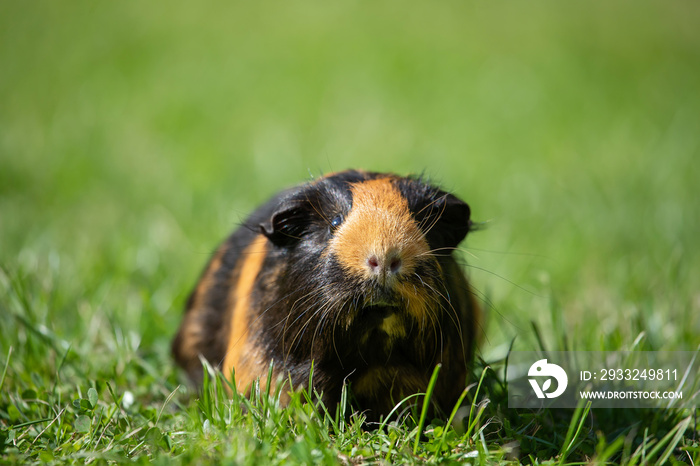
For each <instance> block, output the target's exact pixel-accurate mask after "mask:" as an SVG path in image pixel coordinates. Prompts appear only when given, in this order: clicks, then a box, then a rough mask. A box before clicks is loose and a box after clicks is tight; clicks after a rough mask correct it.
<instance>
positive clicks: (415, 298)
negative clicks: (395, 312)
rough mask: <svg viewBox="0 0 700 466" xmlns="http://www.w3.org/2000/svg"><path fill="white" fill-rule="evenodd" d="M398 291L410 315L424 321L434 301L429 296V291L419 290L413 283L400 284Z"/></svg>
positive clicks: (397, 286)
mask: <svg viewBox="0 0 700 466" xmlns="http://www.w3.org/2000/svg"><path fill="white" fill-rule="evenodd" d="M396 290H397V291H398V292H399V294H400V295H401V298H402V300H403V302H404V303H406V311H407V312H408V314H409V315H411V316H413V317H415V318H416V319H419V321H422V320H423V318H424V317H425V316H426V313H427V312H428V309H429V308H430V307H432V306H431V303H432V302H433V301H434V299H433V298H432V297H431V295H429V294H428V290H427V289H425V288H417V287H416V286H415V285H414V284H412V283H398V284H397V285H396Z"/></svg>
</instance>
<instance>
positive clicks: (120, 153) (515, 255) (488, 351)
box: [0, 0, 700, 464]
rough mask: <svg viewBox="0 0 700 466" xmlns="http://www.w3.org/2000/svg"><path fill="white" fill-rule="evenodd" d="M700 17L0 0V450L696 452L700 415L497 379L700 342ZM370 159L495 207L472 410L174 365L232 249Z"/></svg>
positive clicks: (619, 6) (245, 456) (483, 256)
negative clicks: (428, 414)
mask: <svg viewBox="0 0 700 466" xmlns="http://www.w3.org/2000/svg"><path fill="white" fill-rule="evenodd" d="M698 23H700V5H698V4H695V3H692V2H685V3H661V2H646V1H643V2H632V1H622V2H603V1H593V2H586V3H585V4H573V3H567V4H563V3H557V2H544V3H538V4H532V3H518V4H516V3H511V4H505V3H498V2H496V3H493V2H488V3H477V2H471V1H470V2H458V1H452V0H448V1H445V2H440V3H432V4H422V5H421V4H413V5H407V4H405V3H399V2H395V1H394V2H392V1H389V2H379V3H377V2H341V3H331V4H326V3H320V2H307V1H301V2H296V3H294V4H292V3H282V2H262V3H259V4H257V3H243V2H230V3H227V2H208V3H206V4H201V3H187V4H185V3H177V4H172V3H165V2H159V3H146V4H142V3H137V2H118V3H94V2H87V1H78V2H71V3H56V2H48V1H37V2H29V3H28V2H3V3H2V4H1V5H0V316H1V319H0V463H5V462H7V463H18V464H27V463H57V464H64V463H77V464H83V463H91V464H103V463H110V462H116V463H121V462H136V463H144V464H151V463H156V464H159V463H161V464H171V463H183V464H186V463H190V462H197V463H201V462H214V463H226V464H261V463H262V464H265V463H270V464H281V463H285V464H287V463H291V464H295V463H298V464H301V463H306V464H312V463H328V464H335V463H341V464H342V463H344V464H362V463H382V462H384V463H412V462H415V463H423V462H430V463H438V462H444V463H450V462H473V463H479V462H491V463H499V462H502V463H509V462H515V463H517V462H522V463H528V464H549V463H562V464H563V463H566V464H568V463H581V462H587V461H591V460H594V461H598V462H601V463H603V462H613V463H626V464H643V463H645V462H649V463H654V462H659V461H661V462H664V461H665V462H669V463H670V462H673V461H681V462H685V463H688V464H698V462H699V460H700V444H699V443H698V436H699V435H700V431H699V430H698V429H699V428H698V424H697V415H698V410H697V409H696V410H695V412H693V411H688V410H672V411H663V410H649V411H647V410H644V411H641V410H608V411H596V410H592V411H589V410H587V409H586V408H585V407H583V406H582V407H581V408H580V409H577V410H545V411H540V412H524V411H516V410H512V409H511V410H509V409H508V408H507V403H506V402H505V399H504V391H503V386H502V384H501V382H502V374H501V373H499V367H502V362H503V358H504V357H505V356H506V354H507V351H508V348H509V347H510V345H511V344H513V348H514V349H519V350H536V349H539V348H541V347H545V348H546V349H548V350H564V349H569V350H587V351H594V350H607V351H613V350H627V349H631V348H636V349H643V350H654V351H681V350H682V351H695V350H697V349H698V347H699V346H700V286H699V285H700V241H698V235H699V234H700V168H699V165H700V164H698V160H700V159H699V157H700V79H699V77H700V32H699V31H700V29H699V28H698V27H697V25H698ZM349 167H358V168H365V169H371V170H379V171H392V172H397V173H401V174H408V173H423V172H424V173H426V174H428V175H429V176H430V178H431V179H432V180H434V181H435V182H438V183H439V184H441V185H442V186H443V187H445V188H447V189H449V190H451V191H453V192H455V193H456V194H458V195H459V196H460V197H462V198H463V199H465V200H466V201H467V202H469V204H470V206H471V209H472V216H473V218H474V219H475V220H477V221H480V222H484V223H485V228H483V229H481V230H480V231H477V232H474V233H473V234H471V235H470V236H469V237H468V238H467V240H466V242H465V243H463V245H462V246H463V248H462V249H463V251H462V253H461V257H462V259H464V261H465V262H466V264H467V265H466V270H467V272H468V274H469V276H470V277H471V280H472V282H473V284H474V286H475V288H476V289H477V290H478V293H479V296H480V299H481V300H482V302H483V303H484V307H485V308H486V309H487V311H488V318H487V321H486V323H485V326H484V328H483V331H482V333H483V342H482V345H481V349H480V352H479V354H480V362H479V364H477V367H476V368H475V374H474V382H475V385H474V386H472V387H471V389H470V390H469V392H468V393H467V395H466V400H465V408H463V409H461V410H460V411H459V412H458V413H457V414H456V416H455V418H454V420H453V423H452V424H451V425H446V424H445V423H444V422H443V421H440V420H432V419H422V418H420V416H415V417H413V418H408V419H405V420H403V421H401V422H395V421H392V422H389V423H387V424H386V425H384V426H382V428H380V429H376V430H372V429H363V428H362V427H361V418H359V417H358V416H352V415H351V414H350V413H349V412H348V413H347V414H348V416H347V419H341V418H330V417H329V416H327V415H326V414H325V413H324V411H323V408H322V407H317V408H314V405H313V403H308V402H306V401H308V400H313V398H314V396H313V394H304V393H299V394H296V395H295V397H294V398H293V400H292V403H291V406H290V407H289V408H280V407H279V406H278V405H277V404H276V402H275V399H276V398H275V393H266V392H264V391H263V392H260V393H257V394H255V395H254V396H253V397H252V398H251V399H240V398H237V397H235V398H234V399H230V397H229V396H228V395H227V394H226V392H225V390H223V387H222V381H221V380H220V379H216V378H214V379H212V380H210V381H209V383H208V385H207V387H205V389H204V390H203V391H202V392H201V393H197V392H196V391H195V390H193V389H192V388H191V387H189V386H188V385H187V381H186V379H185V377H184V374H182V373H181V372H180V371H179V370H178V369H176V368H175V366H174V364H173V363H172V361H171V358H170V354H169V345H170V340H171V338H172V337H173V335H174V333H175V331H176V328H177V325H178V324H179V321H180V318H181V315H182V311H183V307H184V303H185V300H186V298H187V295H188V293H189V292H190V290H191V289H192V287H193V286H194V283H195V281H196V279H197V277H198V275H199V273H200V271H201V269H202V267H203V266H204V264H205V263H206V261H207V259H208V257H209V255H210V253H211V252H212V251H213V249H214V248H215V246H216V245H217V243H218V242H219V241H220V240H221V239H223V238H224V237H225V236H226V235H227V234H228V233H229V232H230V231H231V230H232V229H233V228H235V226H236V225H237V224H238V223H240V221H241V220H242V219H243V218H244V217H245V216H246V214H247V213H248V212H250V211H251V210H252V209H253V208H254V207H255V206H256V205H258V204H259V203H261V202H262V201H264V200H265V199H266V198H267V197H269V196H270V195H272V194H273V193H274V192H276V191H278V190H280V189H282V188H284V187H287V186H290V185H294V184H297V183H300V182H303V181H305V180H308V179H310V178H311V177H313V176H318V175H319V174H321V173H328V172H331V171H336V170H340V169H344V168H349ZM487 365H488V366H489V367H491V369H489V370H484V371H482V368H483V367H485V366H487ZM482 375H483V379H482ZM479 380H482V383H481V384H480V385H479V386H477V384H476V383H477V382H479Z"/></svg>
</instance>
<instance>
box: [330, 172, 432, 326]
mask: <svg viewBox="0 0 700 466" xmlns="http://www.w3.org/2000/svg"><path fill="white" fill-rule="evenodd" d="M351 191H352V199H353V206H352V209H351V210H350V213H349V214H348V216H347V218H346V219H345V221H344V223H343V224H342V225H341V226H340V228H339V229H338V231H337V232H336V234H335V237H334V238H333V239H332V240H331V244H330V247H329V250H331V251H332V252H333V254H334V255H335V256H336V257H337V258H338V261H339V262H340V264H341V265H342V267H343V268H344V269H345V270H346V272H348V273H349V274H351V275H353V276H355V277H359V278H362V279H364V280H367V279H369V278H370V276H371V270H370V269H369V268H368V266H367V263H366V262H367V258H368V257H370V256H372V255H376V256H378V257H388V256H395V257H397V258H398V259H400V260H401V273H402V274H405V275H408V274H411V273H412V272H413V270H414V268H415V263H416V258H417V257H419V256H421V255H425V254H428V251H429V247H428V242H427V241H426V239H425V237H424V235H423V233H422V232H421V231H420V228H419V227H418V224H417V223H416V222H415V220H414V219H413V217H412V216H411V212H410V210H409V208H408V204H407V202H406V199H405V198H404V197H403V196H402V195H401V193H400V192H399V191H398V190H397V189H396V188H395V187H394V186H393V184H392V183H391V178H380V179H376V180H369V181H364V182H362V183H356V184H353V185H352V187H351ZM385 279H386V280H392V277H386V278H385ZM389 284H391V285H395V286H396V289H397V291H399V292H400V293H401V294H402V295H403V297H404V298H405V300H406V302H408V303H410V306H409V312H411V313H412V314H413V315H415V316H416V317H420V316H421V315H422V312H423V309H424V307H425V304H426V303H425V302H424V301H423V300H422V298H421V296H420V295H419V293H416V292H415V291H414V290H412V289H408V288H407V287H402V286H400V285H398V284H397V283H389Z"/></svg>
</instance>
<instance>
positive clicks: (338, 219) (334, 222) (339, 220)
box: [331, 214, 343, 229]
mask: <svg viewBox="0 0 700 466" xmlns="http://www.w3.org/2000/svg"><path fill="white" fill-rule="evenodd" d="M342 223H343V216H342V215H341V214H338V215H336V216H335V217H333V219H332V220H331V228H333V229H335V228H338V227H339V226H340V225H341V224H342Z"/></svg>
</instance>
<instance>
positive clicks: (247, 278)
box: [221, 235, 268, 392]
mask: <svg viewBox="0 0 700 466" xmlns="http://www.w3.org/2000/svg"><path fill="white" fill-rule="evenodd" d="M266 253H267V238H265V237H264V236H262V235H260V236H258V237H257V238H255V240H253V242H252V243H251V244H250V245H249V246H248V247H247V248H246V249H245V251H244V252H243V257H245V260H244V261H243V263H242V264H241V269H240V274H239V275H238V277H237V278H238V280H237V282H236V283H234V284H233V286H232V291H231V296H230V298H229V302H230V303H233V308H232V309H231V314H230V315H231V328H230V330H229V338H228V348H227V350H226V357H225V359H224V363H223V366H222V368H221V369H222V372H223V374H224V375H225V376H226V377H227V378H230V376H231V373H232V372H233V371H234V370H235V378H236V389H237V390H238V391H239V392H244V391H245V390H246V389H247V388H248V387H249V386H250V384H251V383H252V382H253V381H254V380H255V379H256V378H257V377H259V376H260V375H261V374H265V373H266V371H267V366H268V363H267V362H266V358H265V356H264V355H263V354H262V353H261V352H260V350H259V348H258V347H257V346H256V345H255V341H253V340H252V339H251V337H252V335H251V334H252V333H253V332H252V328H251V327H252V325H253V322H252V321H251V317H255V316H250V315H249V310H250V304H249V301H250V293H251V291H252V290H253V286H254V285H255V281H256V279H257V277H258V274H259V273H260V270H261V269H262V265H263V262H264V261H265V256H266Z"/></svg>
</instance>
